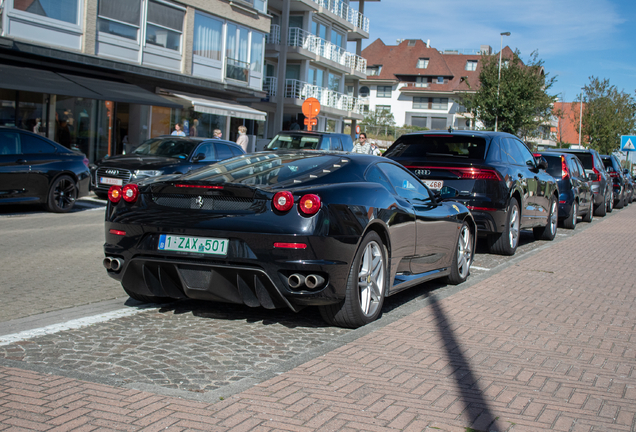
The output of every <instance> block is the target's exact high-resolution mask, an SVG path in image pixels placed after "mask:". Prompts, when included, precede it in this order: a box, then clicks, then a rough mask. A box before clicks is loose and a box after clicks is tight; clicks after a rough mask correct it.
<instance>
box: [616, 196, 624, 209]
mask: <svg viewBox="0 0 636 432" xmlns="http://www.w3.org/2000/svg"><path fill="white" fill-rule="evenodd" d="M623 207H625V198H622V199H618V200H616V202H615V203H614V208H615V209H622V208H623Z"/></svg>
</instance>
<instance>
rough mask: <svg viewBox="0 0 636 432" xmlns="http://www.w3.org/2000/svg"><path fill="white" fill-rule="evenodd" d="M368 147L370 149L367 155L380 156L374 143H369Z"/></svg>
mask: <svg viewBox="0 0 636 432" xmlns="http://www.w3.org/2000/svg"><path fill="white" fill-rule="evenodd" d="M369 147H370V151H369V154H372V155H373V156H382V152H381V151H380V148H379V147H378V145H377V144H376V143H375V141H371V143H370V144H369Z"/></svg>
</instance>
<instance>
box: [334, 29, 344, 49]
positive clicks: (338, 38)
mask: <svg viewBox="0 0 636 432" xmlns="http://www.w3.org/2000/svg"><path fill="white" fill-rule="evenodd" d="M343 42H344V37H343V36H342V35H341V34H340V33H338V32H337V31H335V30H331V43H332V44H334V45H336V46H339V47H341V48H344V45H343Z"/></svg>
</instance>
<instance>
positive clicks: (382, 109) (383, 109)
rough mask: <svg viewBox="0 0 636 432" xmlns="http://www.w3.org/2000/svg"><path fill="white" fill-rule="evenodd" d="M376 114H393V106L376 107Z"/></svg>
mask: <svg viewBox="0 0 636 432" xmlns="http://www.w3.org/2000/svg"><path fill="white" fill-rule="evenodd" d="M375 112H378V113H379V112H385V113H387V114H389V113H391V105H376V106H375Z"/></svg>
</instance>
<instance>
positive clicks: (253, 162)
mask: <svg viewBox="0 0 636 432" xmlns="http://www.w3.org/2000/svg"><path fill="white" fill-rule="evenodd" d="M348 162H349V159H346V158H341V157H338V156H333V155H323V154H317V155H316V156H307V155H303V156H300V155H298V154H294V153H291V154H281V153H271V154H265V155H259V156H247V155H244V156H239V157H235V158H232V159H227V160H225V161H222V162H219V163H216V164H214V165H210V166H207V167H204V168H201V169H198V170H195V171H191V172H190V173H189V174H186V175H184V176H183V177H182V178H183V179H185V180H200V181H206V182H210V183H224V182H233V183H242V184H248V185H275V184H277V183H282V182H287V181H293V183H294V184H300V183H303V182H305V181H309V180H314V179H317V178H320V177H323V176H325V175H328V174H330V173H332V172H334V171H336V170H338V169H340V168H342V167H343V166H344V165H346V164H347V163H348Z"/></svg>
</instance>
